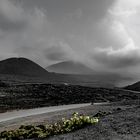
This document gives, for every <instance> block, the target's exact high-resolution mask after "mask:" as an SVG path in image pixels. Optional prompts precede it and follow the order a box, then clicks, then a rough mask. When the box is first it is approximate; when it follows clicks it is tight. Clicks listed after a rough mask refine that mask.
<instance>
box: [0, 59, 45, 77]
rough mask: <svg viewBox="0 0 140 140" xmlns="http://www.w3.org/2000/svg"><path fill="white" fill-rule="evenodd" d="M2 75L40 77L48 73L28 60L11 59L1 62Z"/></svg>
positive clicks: (0, 72) (0, 70)
mask: <svg viewBox="0 0 140 140" xmlns="http://www.w3.org/2000/svg"><path fill="white" fill-rule="evenodd" d="M0 74H7V75H21V76H31V77H32V76H33V77H38V76H39V77H40V76H44V75H47V74H48V72H47V71H46V70H45V69H43V68H42V67H41V66H39V65H38V64H36V63H34V62H32V61H31V60H28V59H26V58H9V59H6V60H3V61H0Z"/></svg>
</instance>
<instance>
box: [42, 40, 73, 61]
mask: <svg viewBox="0 0 140 140" xmlns="http://www.w3.org/2000/svg"><path fill="white" fill-rule="evenodd" d="M44 54H45V56H46V58H47V59H49V60H51V61H66V60H74V59H75V56H76V54H75V52H74V51H73V50H72V48H71V47H70V46H69V45H68V44H66V43H64V42H59V43H58V44H55V45H53V46H51V47H49V48H47V49H46V50H45V51H44Z"/></svg>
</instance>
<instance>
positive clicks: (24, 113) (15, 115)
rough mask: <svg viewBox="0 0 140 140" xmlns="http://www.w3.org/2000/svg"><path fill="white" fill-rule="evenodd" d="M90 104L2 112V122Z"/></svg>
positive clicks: (0, 118) (0, 115) (0, 116)
mask: <svg viewBox="0 0 140 140" xmlns="http://www.w3.org/2000/svg"><path fill="white" fill-rule="evenodd" d="M89 105H91V103H85V104H71V105H61V106H52V107H42V108H35V109H27V110H19V111H11V112H6V113H0V123H1V122H6V121H10V120H14V119H19V118H24V117H28V116H34V115H40V114H44V113H50V112H55V111H63V110H68V109H75V108H80V107H85V106H89Z"/></svg>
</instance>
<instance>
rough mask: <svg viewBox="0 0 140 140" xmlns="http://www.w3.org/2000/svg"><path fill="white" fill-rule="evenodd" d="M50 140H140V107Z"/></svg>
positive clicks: (112, 115)
mask: <svg viewBox="0 0 140 140" xmlns="http://www.w3.org/2000/svg"><path fill="white" fill-rule="evenodd" d="M46 140H47V139H46ZM48 140H140V106H137V107H132V108H131V107H130V108H127V109H123V110H120V111H116V112H114V113H113V114H111V115H108V116H105V117H103V118H102V119H101V120H100V122H99V123H98V124H97V125H95V126H89V127H87V128H84V129H81V130H78V131H76V132H73V133H69V134H65V135H60V136H54V137H51V138H49V139H48Z"/></svg>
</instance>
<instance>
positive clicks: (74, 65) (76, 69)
mask: <svg viewBox="0 0 140 140" xmlns="http://www.w3.org/2000/svg"><path fill="white" fill-rule="evenodd" d="M46 69H47V70H48V71H49V72H56V73H63V74H94V73H95V71H94V70H93V69H91V68H89V67H87V66H85V65H84V64H82V63H80V62H73V61H64V62H60V63H57V64H53V65H50V66H49V67H47V68H46Z"/></svg>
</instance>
